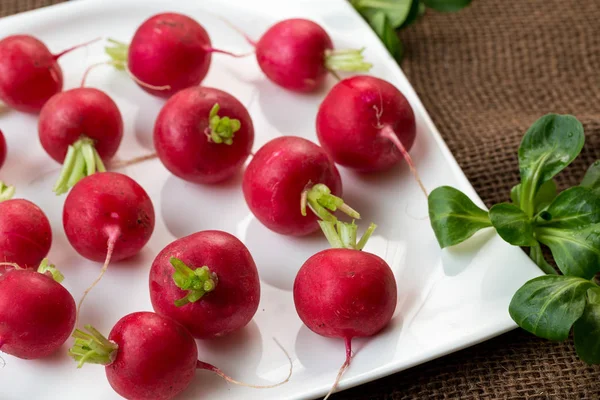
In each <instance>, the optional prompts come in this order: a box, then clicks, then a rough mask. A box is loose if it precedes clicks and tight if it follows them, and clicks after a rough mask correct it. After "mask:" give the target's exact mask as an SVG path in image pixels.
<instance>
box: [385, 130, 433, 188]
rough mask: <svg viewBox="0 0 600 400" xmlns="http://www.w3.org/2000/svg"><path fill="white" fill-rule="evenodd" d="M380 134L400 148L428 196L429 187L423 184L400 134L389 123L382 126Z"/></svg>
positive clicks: (411, 170)
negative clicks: (399, 137) (399, 136)
mask: <svg viewBox="0 0 600 400" xmlns="http://www.w3.org/2000/svg"><path fill="white" fill-rule="evenodd" d="M379 134H380V135H381V136H383V137H384V138H386V139H389V140H390V141H391V142H392V143H394V145H395V146H396V147H397V148H398V150H400V153H402V157H404V160H405V161H406V163H407V164H408V168H410V172H412V174H413V176H414V177H415V179H416V181H417V183H418V184H419V187H420V188H421V191H423V193H424V194H425V197H428V196H429V195H428V193H427V189H425V186H424V185H423V181H422V180H421V177H420V176H419V173H418V172H417V169H416V168H415V164H414V163H413V160H412V158H411V157H410V155H409V154H408V151H407V150H406V147H404V145H403V144H402V142H401V141H400V139H398V136H396V133H395V132H394V130H393V129H392V128H391V127H390V126H389V125H384V126H383V127H382V128H381V131H380V132H379Z"/></svg>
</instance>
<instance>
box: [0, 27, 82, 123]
mask: <svg viewBox="0 0 600 400" xmlns="http://www.w3.org/2000/svg"><path fill="white" fill-rule="evenodd" d="M87 44H89V43H84V44H81V45H78V46H75V47H73V48H70V49H67V50H65V51H63V52H61V53H59V54H52V53H50V50H48V48H47V47H46V45H45V44H44V43H42V42H41V41H39V40H38V39H36V38H34V37H33V36H30V35H12V36H8V37H5V38H4V39H2V40H0V100H1V101H2V102H4V103H5V104H6V105H7V106H8V107H10V108H13V109H15V110H18V111H24V112H28V113H37V112H38V111H40V110H41V108H42V106H43V105H44V104H45V103H46V101H48V99H50V97H52V96H54V95H55V94H56V93H58V92H60V91H61V90H62V87H63V73H62V69H61V68H60V65H58V62H57V60H58V59H59V58H60V57H61V56H63V55H64V54H66V53H68V52H70V51H72V50H75V49H76V48H79V47H82V46H85V45H87Z"/></svg>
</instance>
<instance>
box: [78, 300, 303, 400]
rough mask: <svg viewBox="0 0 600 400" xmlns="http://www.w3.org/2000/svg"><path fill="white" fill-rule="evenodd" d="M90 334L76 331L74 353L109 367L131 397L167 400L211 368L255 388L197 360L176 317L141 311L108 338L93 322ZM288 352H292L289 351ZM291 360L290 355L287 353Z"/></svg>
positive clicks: (114, 381) (109, 372)
mask: <svg viewBox="0 0 600 400" xmlns="http://www.w3.org/2000/svg"><path fill="white" fill-rule="evenodd" d="M85 328H86V330H87V331H88V332H89V333H85V332H83V331H80V330H78V329H76V330H75V332H74V333H73V337H74V338H75V344H74V346H73V347H72V348H71V349H70V350H69V354H70V355H71V356H72V357H73V358H74V359H75V361H77V362H78V366H79V367H81V366H82V365H83V364H84V363H92V364H101V365H105V366H106V367H105V372H106V377H107V379H108V382H109V383H110V385H111V386H112V388H113V389H114V390H115V392H117V393H118V394H120V395H121V396H123V397H124V398H126V399H135V400H139V399H153V400H168V399H172V398H174V397H175V396H177V395H178V394H180V393H181V392H182V391H183V390H185V388H187V387H188V386H189V384H190V383H191V381H192V379H193V378H194V375H195V371H196V369H205V370H208V371H212V372H214V373H216V374H217V375H219V376H221V377H222V378H224V379H225V380H227V381H228V382H231V383H235V384H240V385H244V386H251V387H256V388H270V387H275V386H279V385H282V384H284V383H285V382H287V381H288V380H289V378H290V376H291V373H292V370H291V368H292V363H291V360H289V361H290V373H289V375H288V377H287V378H286V379H285V380H283V381H282V382H279V383H277V384H274V385H268V386H252V385H247V384H244V383H242V382H238V381H235V380H233V379H232V378H230V377H229V376H227V375H225V374H224V373H223V372H222V371H221V370H220V369H219V368H217V367H215V366H213V365H211V364H207V363H205V362H202V361H199V360H198V349H197V347H196V342H195V341H194V338H193V337H192V335H190V333H189V332H188V331H187V330H186V329H185V328H184V327H183V326H182V325H181V324H179V323H178V322H176V321H175V320H173V319H171V318H168V317H164V316H161V315H159V314H155V313H151V312H136V313H132V314H129V315H126V316H124V317H123V318H121V319H120V320H119V321H118V322H117V323H116V324H115V326H114V327H113V328H112V330H111V332H110V334H109V336H108V339H107V338H105V337H104V336H102V334H101V333H100V332H98V331H97V330H96V329H94V328H93V327H92V326H90V325H86V327H85ZM286 355H287V353H286ZM288 359H289V356H288Z"/></svg>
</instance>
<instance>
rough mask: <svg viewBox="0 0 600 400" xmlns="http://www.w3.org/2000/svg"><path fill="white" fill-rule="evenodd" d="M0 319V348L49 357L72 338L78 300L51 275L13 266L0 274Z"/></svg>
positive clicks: (20, 354) (26, 356)
mask: <svg viewBox="0 0 600 400" xmlns="http://www.w3.org/2000/svg"><path fill="white" fill-rule="evenodd" d="M0 321H2V323H0V351H2V352H4V353H6V354H10V355H13V356H15V357H18V358H23V359H36V358H42V357H47V356H49V355H51V354H53V353H54V352H56V351H57V350H58V349H59V348H60V347H61V346H62V345H63V343H64V342H65V341H66V340H67V339H68V338H69V335H70V334H71V332H72V330H73V327H74V325H75V301H74V300H73V296H71V294H70V293H69V292H68V291H67V289H65V288H64V287H63V286H62V285H61V284H60V283H58V282H56V281H55V280H54V279H52V276H51V275H50V274H48V275H47V274H41V273H39V272H36V271H30V270H19V269H11V270H8V271H6V272H4V273H3V274H0Z"/></svg>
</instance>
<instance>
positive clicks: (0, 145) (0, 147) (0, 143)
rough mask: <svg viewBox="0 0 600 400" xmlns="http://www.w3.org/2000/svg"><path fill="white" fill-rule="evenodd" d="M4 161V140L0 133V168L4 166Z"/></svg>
mask: <svg viewBox="0 0 600 400" xmlns="http://www.w3.org/2000/svg"><path fill="white" fill-rule="evenodd" d="M4 160H6V140H4V135H3V134H2V131H0V168H1V167H2V164H4Z"/></svg>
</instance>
